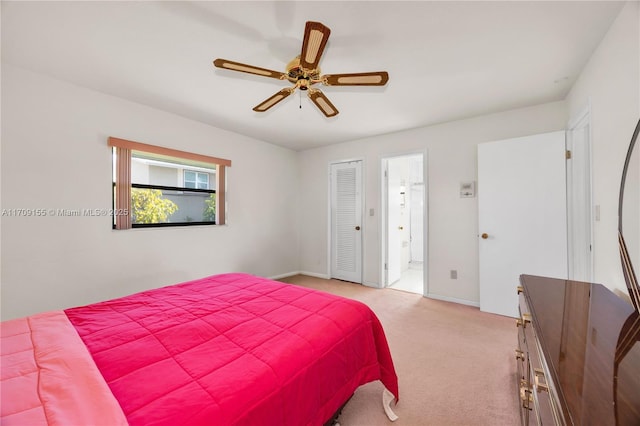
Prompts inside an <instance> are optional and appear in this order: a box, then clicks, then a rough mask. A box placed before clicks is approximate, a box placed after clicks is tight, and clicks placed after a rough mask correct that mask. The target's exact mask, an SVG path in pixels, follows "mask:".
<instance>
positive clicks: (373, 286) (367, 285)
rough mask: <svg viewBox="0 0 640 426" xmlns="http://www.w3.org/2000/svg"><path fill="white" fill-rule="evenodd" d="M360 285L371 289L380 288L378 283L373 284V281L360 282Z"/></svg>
mask: <svg viewBox="0 0 640 426" xmlns="http://www.w3.org/2000/svg"><path fill="white" fill-rule="evenodd" d="M362 285H364V286H366V287H371V288H380V285H379V284H378V283H374V282H373V281H362Z"/></svg>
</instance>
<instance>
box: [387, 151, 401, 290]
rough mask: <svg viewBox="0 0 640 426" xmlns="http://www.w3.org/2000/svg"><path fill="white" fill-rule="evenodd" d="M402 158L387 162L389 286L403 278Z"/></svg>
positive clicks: (391, 159)
mask: <svg viewBox="0 0 640 426" xmlns="http://www.w3.org/2000/svg"><path fill="white" fill-rule="evenodd" d="M402 164H403V163H402V158H390V159H388V160H387V175H386V178H387V228H386V231H387V285H391V284H393V283H394V282H396V281H398V280H399V279H400V277H401V276H402V233H403V231H404V229H402V228H403V226H402V204H403V200H402V197H403V196H406V194H404V195H403V194H402V190H401V183H402V173H401V168H402Z"/></svg>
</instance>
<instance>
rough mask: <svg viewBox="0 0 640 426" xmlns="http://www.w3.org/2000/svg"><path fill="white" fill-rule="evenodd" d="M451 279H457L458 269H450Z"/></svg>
mask: <svg viewBox="0 0 640 426" xmlns="http://www.w3.org/2000/svg"><path fill="white" fill-rule="evenodd" d="M450 275H451V279H452V280H457V279H458V271H456V270H455V269H452V270H451V274H450Z"/></svg>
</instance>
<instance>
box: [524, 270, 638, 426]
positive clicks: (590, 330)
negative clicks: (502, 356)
mask: <svg viewBox="0 0 640 426" xmlns="http://www.w3.org/2000/svg"><path fill="white" fill-rule="evenodd" d="M520 283H521V286H519V287H518V293H519V294H520V296H519V300H520V318H518V319H517V320H516V321H517V325H518V348H517V349H516V362H517V365H518V388H519V394H520V402H521V409H520V413H521V418H522V424H523V425H576V426H577V425H581V426H582V425H594V426H595V425H598V426H605V425H624V426H627V425H628V426H640V341H639V339H640V315H638V313H637V312H636V311H635V310H634V309H633V306H631V305H630V304H629V303H627V302H625V301H624V300H622V299H620V298H619V297H618V296H616V295H615V294H613V293H612V292H611V291H609V290H608V289H607V288H606V287H604V286H602V285H600V284H591V283H585V282H577V281H568V280H559V279H552V278H545V277H537V276H532V275H522V276H521V277H520Z"/></svg>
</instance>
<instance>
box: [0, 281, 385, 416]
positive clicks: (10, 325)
mask: <svg viewBox="0 0 640 426" xmlns="http://www.w3.org/2000/svg"><path fill="white" fill-rule="evenodd" d="M1 331H2V333H1V339H2V340H1V342H0V343H1V346H0V347H1V350H2V353H1V356H2V358H1V360H0V361H1V370H2V375H1V380H2V382H1V384H0V385H1V391H2V395H1V398H2V400H1V403H2V406H1V413H0V417H1V418H0V420H1V422H2V424H3V425H12V424H20V425H24V424H60V425H70V424H105V425H119V424H123V425H124V424H130V425H232V424H233V425H268V424H274V425H276V424H277V425H322V424H326V423H327V422H330V421H331V420H332V419H333V418H334V417H335V415H336V413H337V412H338V411H339V410H340V408H341V407H342V406H344V404H345V403H346V402H347V401H348V399H349V398H350V397H351V396H352V394H353V392H354V391H355V389H356V388H358V387H359V386H360V385H362V384H364V383H368V382H371V381H374V380H380V381H381V382H382V383H383V384H384V387H385V390H384V395H383V400H384V406H383V407H381V408H384V409H385V411H386V412H387V415H388V416H389V418H390V419H392V420H393V419H395V415H394V414H393V412H392V411H391V407H390V405H391V403H392V402H393V401H394V400H395V401H396V402H397V400H398V380H397V376H396V373H395V369H394V366H393V361H392V359H391V355H390V352H389V348H388V345H387V341H386V338H385V335H384V331H383V329H382V326H381V324H380V322H379V321H378V318H377V317H376V316H375V314H374V313H373V312H372V311H371V310H370V309H369V308H368V307H367V306H366V305H364V304H362V303H360V302H357V301H353V300H349V299H345V298H342V297H338V296H335V295H331V294H327V293H324V292H320V291H316V290H312V289H307V288H304V287H299V286H295V285H290V284H284V283H279V282H276V281H271V280H267V279H264V278H261V277H256V276H252V275H247V274H238V273H233V274H223V275H215V276H211V277H207V278H203V279H199V280H195V281H189V282H185V283H181V284H177V285H172V286H167V287H162V288H158V289H153V290H149V291H145V292H142V293H137V294H133V295H130V296H126V297H122V298H119V299H114V300H109V301H105V302H101V303H95V304H91V305H87V306H82V307H77V308H72V309H67V310H64V311H53V312H47V313H43V314H38V315H33V316H30V317H26V318H21V319H16V320H10V321H5V322H3V323H2V328H1Z"/></svg>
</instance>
